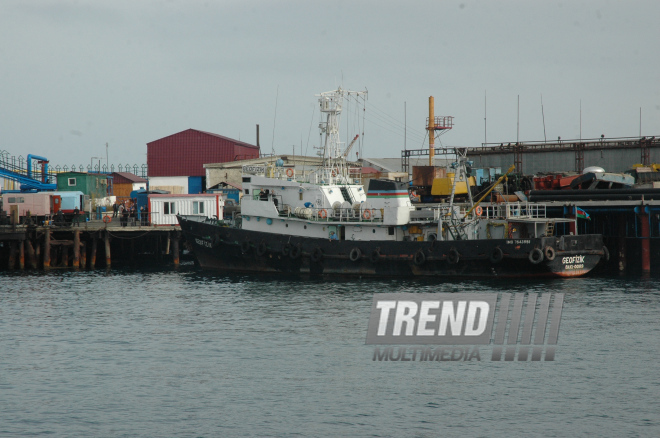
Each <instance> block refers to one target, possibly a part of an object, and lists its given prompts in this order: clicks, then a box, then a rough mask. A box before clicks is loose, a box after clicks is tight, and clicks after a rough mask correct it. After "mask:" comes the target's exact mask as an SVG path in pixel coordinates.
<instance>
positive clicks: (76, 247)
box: [73, 230, 80, 268]
mask: <svg viewBox="0 0 660 438" xmlns="http://www.w3.org/2000/svg"><path fill="white" fill-rule="evenodd" d="M73 267H74V268H79V267H80V230H75V231H74V232H73Z"/></svg>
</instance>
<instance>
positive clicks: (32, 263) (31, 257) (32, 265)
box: [25, 239, 39, 269]
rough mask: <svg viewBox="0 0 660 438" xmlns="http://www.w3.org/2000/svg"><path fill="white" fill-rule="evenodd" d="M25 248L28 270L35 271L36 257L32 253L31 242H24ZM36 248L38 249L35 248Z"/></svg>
mask: <svg viewBox="0 0 660 438" xmlns="http://www.w3.org/2000/svg"><path fill="white" fill-rule="evenodd" d="M25 246H26V247H27V255H28V262H29V263H30V268H32V269H37V268H38V266H37V257H38V256H37V255H36V254H35V252H34V246H32V242H31V241H30V240H29V239H28V240H26V241H25ZM37 248H39V247H38V246H37Z"/></svg>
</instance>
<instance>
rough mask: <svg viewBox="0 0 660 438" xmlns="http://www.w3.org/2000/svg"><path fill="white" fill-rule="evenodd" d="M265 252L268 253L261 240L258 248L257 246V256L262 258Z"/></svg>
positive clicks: (264, 243) (264, 242)
mask: <svg viewBox="0 0 660 438" xmlns="http://www.w3.org/2000/svg"><path fill="white" fill-rule="evenodd" d="M266 251H268V246H267V245H266V241H265V240H262V241H261V242H259V246H257V255H258V256H262V255H264V254H266Z"/></svg>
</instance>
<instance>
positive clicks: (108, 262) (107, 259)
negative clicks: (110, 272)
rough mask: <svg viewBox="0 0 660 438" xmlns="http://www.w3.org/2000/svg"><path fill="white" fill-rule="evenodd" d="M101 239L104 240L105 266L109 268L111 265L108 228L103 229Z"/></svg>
mask: <svg viewBox="0 0 660 438" xmlns="http://www.w3.org/2000/svg"><path fill="white" fill-rule="evenodd" d="M103 240H104V241H105V267H106V268H109V267H110V266H111V265H112V258H111V257H110V233H108V230H106V231H105V234H104V236H103Z"/></svg>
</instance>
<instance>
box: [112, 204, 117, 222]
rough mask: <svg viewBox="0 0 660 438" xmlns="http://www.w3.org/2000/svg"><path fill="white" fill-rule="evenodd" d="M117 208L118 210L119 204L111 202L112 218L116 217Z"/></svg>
mask: <svg viewBox="0 0 660 438" xmlns="http://www.w3.org/2000/svg"><path fill="white" fill-rule="evenodd" d="M117 210H119V206H118V205H117V203H116V202H115V203H114V204H112V218H113V219H114V218H116V217H117Z"/></svg>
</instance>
